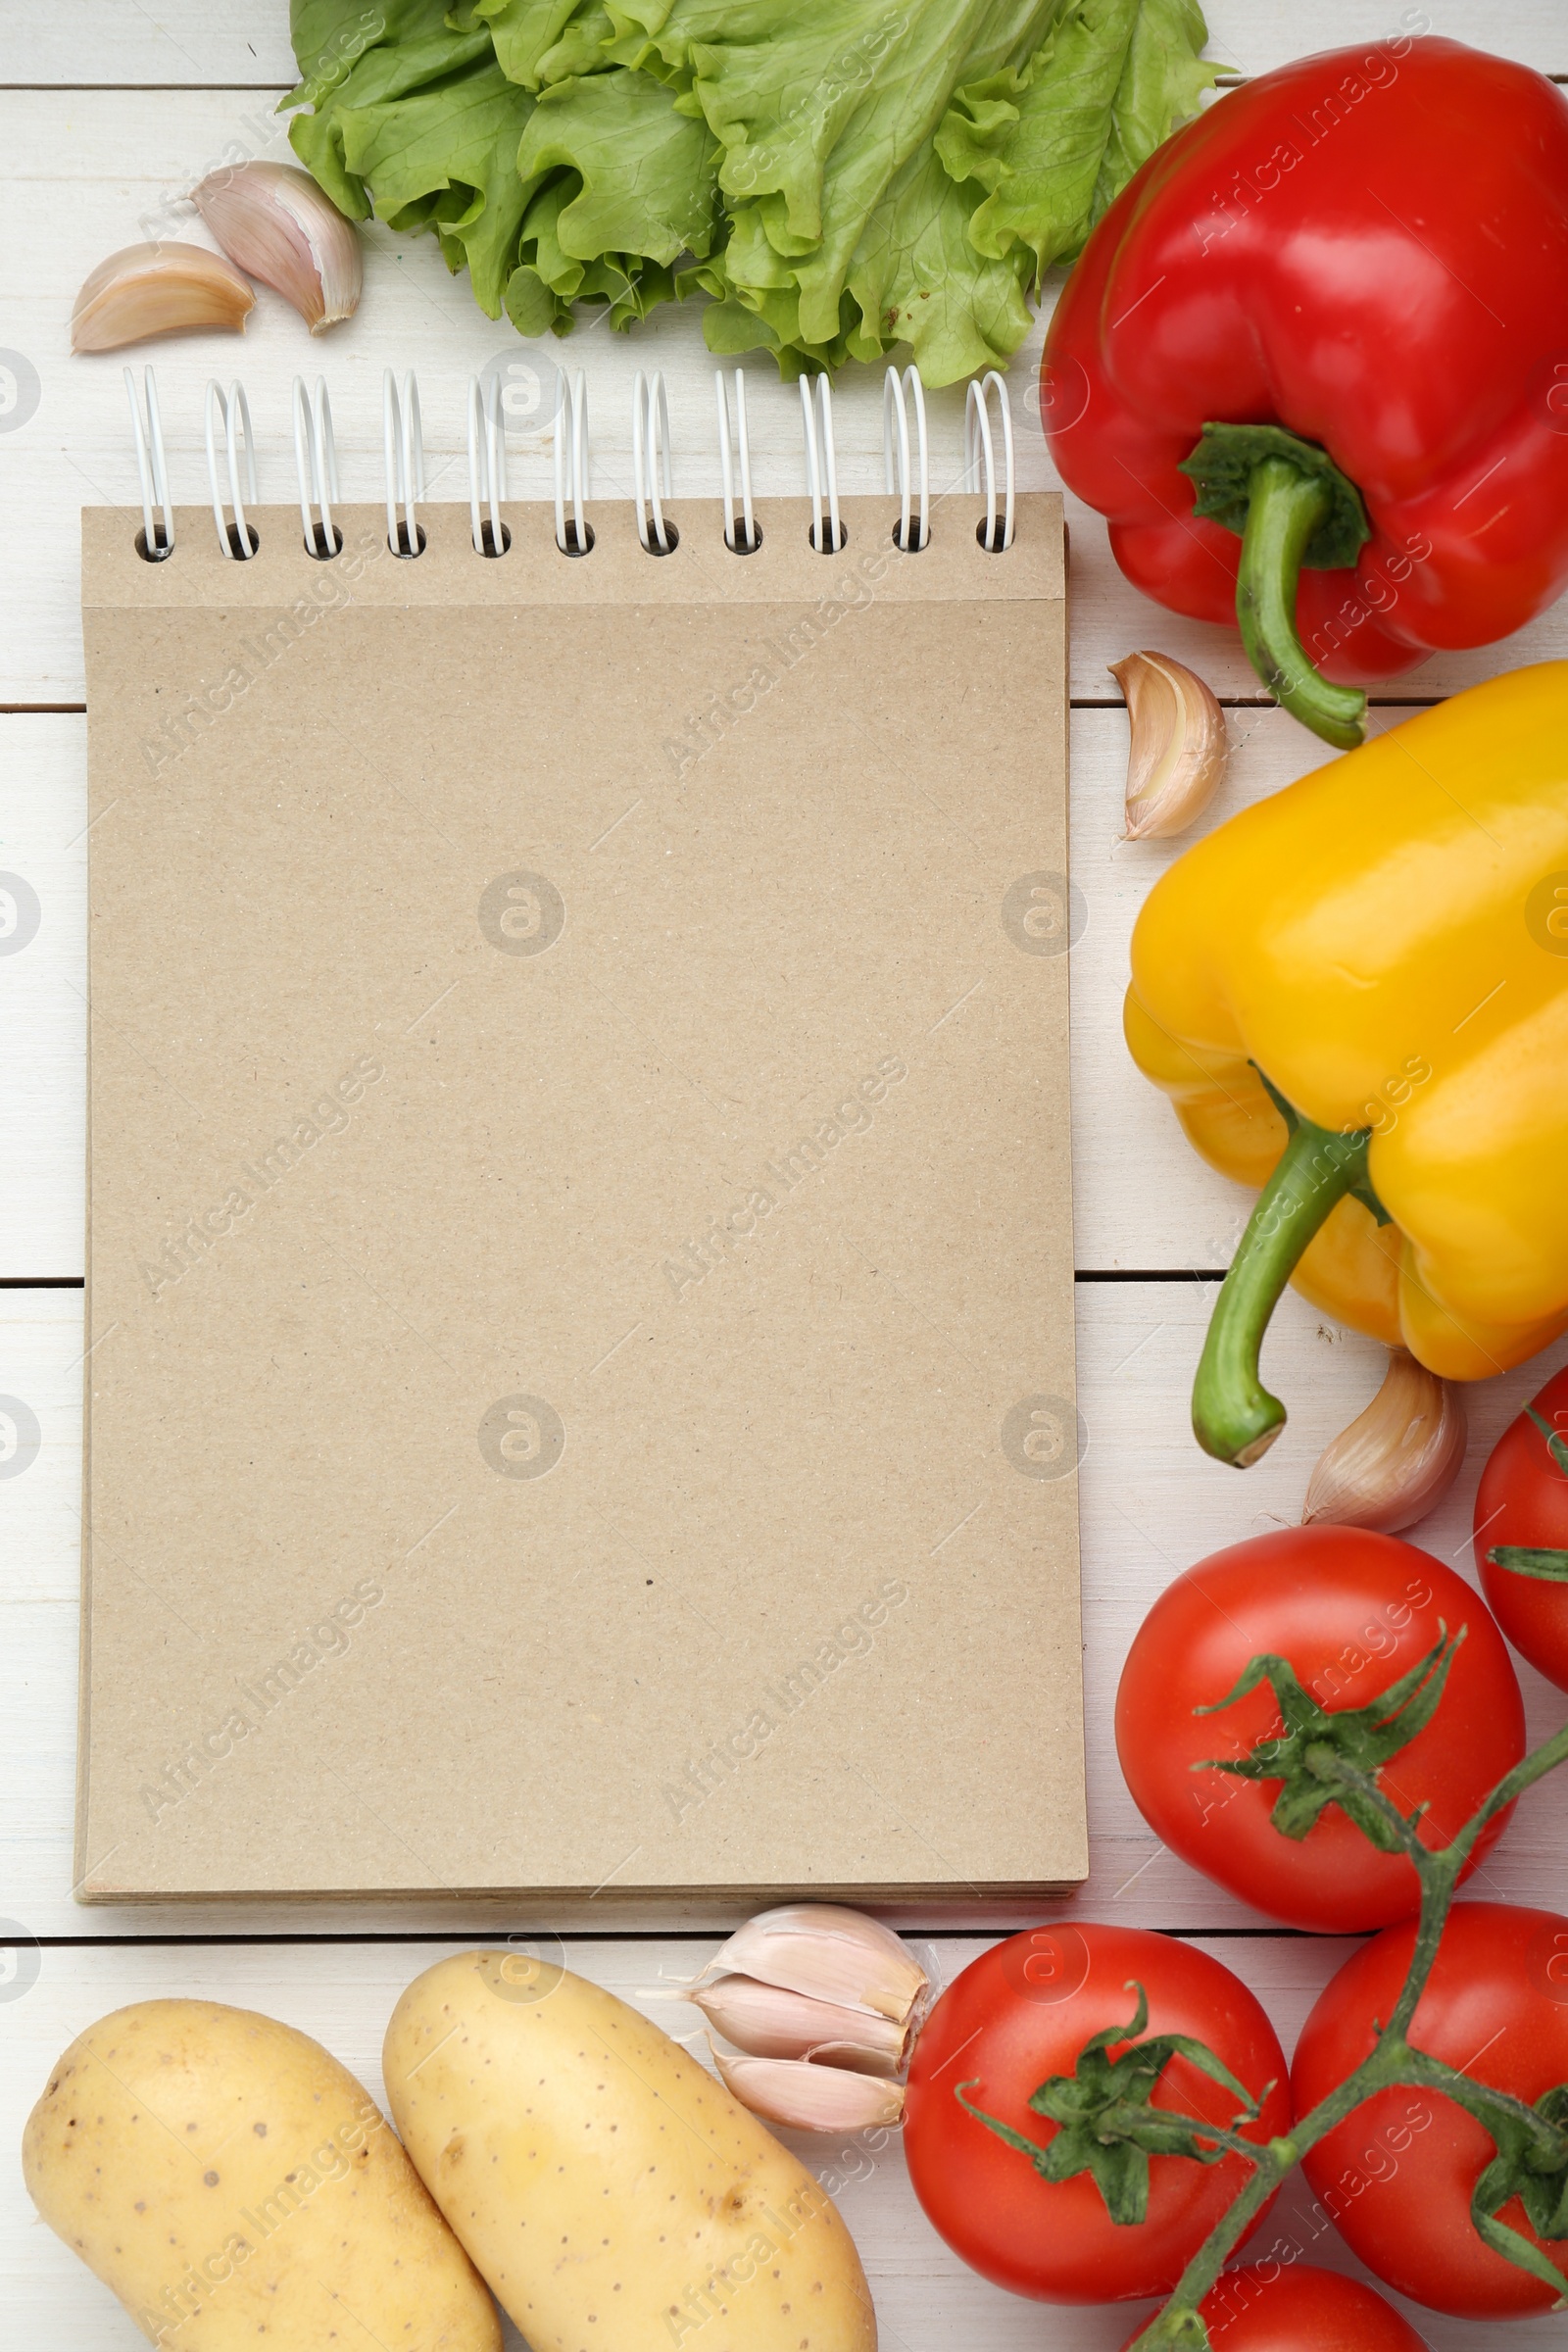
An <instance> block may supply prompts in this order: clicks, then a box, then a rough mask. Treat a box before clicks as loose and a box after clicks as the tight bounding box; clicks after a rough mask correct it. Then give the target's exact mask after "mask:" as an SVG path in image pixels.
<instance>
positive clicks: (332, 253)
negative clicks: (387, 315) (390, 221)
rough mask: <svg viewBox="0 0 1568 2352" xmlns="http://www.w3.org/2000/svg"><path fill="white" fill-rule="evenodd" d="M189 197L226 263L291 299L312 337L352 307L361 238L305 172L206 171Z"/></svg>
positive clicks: (262, 166) (286, 168)
mask: <svg viewBox="0 0 1568 2352" xmlns="http://www.w3.org/2000/svg"><path fill="white" fill-rule="evenodd" d="M191 201H192V202H193V203H194V204H195V206H196V209H197V211H198V212H199V213H200V214H201V217H202V219H203V220H204V221H206V223H207V225H208V227H209V228H210V229H211V230H212V232H213V234H214V236H215V237H216V238H217V239H218V242H219V243H220V245H221V247H222V248H223V251H224V252H225V253H226V254H227V255H228V257H229V259H230V261H234V262H238V263H239V265H240V267H241V269H243V270H249V271H250V273H251V275H252V277H259V278H260V279H261V281H262V283H263V285H266V286H272V287H274V288H275V289H276V291H277V292H278V293H279V294H281V295H282V296H283V298H284V300H285V301H287V302H291V303H292V304H293V305H294V308H295V309H296V310H297V311H298V313H299V315H300V317H301V318H302V319H304V320H305V323H306V325H307V326H308V327H309V328H310V330H311V332H312V334H313V335H319V334H320V333H321V332H322V330H323V329H324V328H326V327H329V326H335V325H336V324H337V323H338V321H339V320H340V319H350V318H352V317H353V315H354V313H355V311H356V310H357V309H358V308H359V302H360V291H361V288H362V286H363V285H364V282H365V256H364V251H363V249H362V247H361V244H360V235H359V231H358V229H357V228H356V227H355V225H354V223H353V221H346V220H345V219H344V217H343V215H342V214H341V213H340V212H339V211H338V209H337V206H336V205H335V204H333V203H332V201H331V200H330V198H329V197H327V196H325V195H323V193H322V192H321V190H320V189H319V187H318V186H317V184H316V182H315V180H314V179H312V177H311V175H310V173H309V172H301V171H298V170H297V169H296V168H295V166H294V165H292V164H268V163H250V164H234V165H231V166H227V167H225V168H224V169H223V170H222V171H221V172H209V174H208V176H207V177H206V178H205V179H204V180H203V181H202V183H201V185H200V187H198V188H195V189H193V190H192V191H191Z"/></svg>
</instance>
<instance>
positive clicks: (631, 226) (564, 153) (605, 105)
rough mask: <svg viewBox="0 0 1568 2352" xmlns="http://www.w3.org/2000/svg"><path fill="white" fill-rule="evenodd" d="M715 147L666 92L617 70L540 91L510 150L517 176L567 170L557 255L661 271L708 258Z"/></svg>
mask: <svg viewBox="0 0 1568 2352" xmlns="http://www.w3.org/2000/svg"><path fill="white" fill-rule="evenodd" d="M716 155H717V149H716V146H715V143H714V141H713V139H712V137H711V134H710V132H709V129H708V126H707V124H706V123H702V122H695V123H694V122H692V121H691V119H690V118H689V117H688V116H685V115H680V114H677V113H676V111H675V106H674V101H673V97H672V94H671V92H670V91H669V90H668V89H667V88H666V87H665V86H664V84H663V83H662V82H659V81H653V80H650V78H649V76H648V75H647V74H646V73H628V72H627V71H626V69H625V68H624V67H619V68H616V69H614V70H613V71H612V72H611V73H593V74H588V75H585V76H581V77H577V78H574V79H572V80H570V81H563V82H558V83H557V84H556V86H555V88H554V89H549V90H543V91H541V93H540V96H539V101H538V104H537V107H536V108H535V110H534V113H533V115H532V118H531V120H530V121H529V123H528V127H527V129H526V130H525V131H524V132H523V134H522V140H521V144H520V145H519V147H518V149H517V153H516V169H517V172H519V174H520V175H521V177H522V178H523V179H524V180H525V181H528V182H530V183H533V184H535V185H537V184H539V183H541V182H542V181H543V180H544V178H545V176H546V174H547V173H549V172H553V171H556V170H564V171H567V172H573V173H575V175H576V179H577V183H578V184H577V190H576V193H575V194H574V195H573V196H572V198H571V200H570V202H569V203H567V204H566V205H565V206H564V209H563V210H562V212H561V214H560V217H559V220H558V221H557V224H556V234H557V236H558V238H559V241H560V246H561V250H562V252H563V254H564V255H566V256H569V257H570V258H571V259H572V260H574V261H579V262H587V261H592V260H594V259H595V258H596V257H597V256H599V255H601V254H609V253H640V254H646V255H647V256H648V257H649V258H650V259H651V260H653V261H656V262H662V263H664V264H666V265H667V264H669V263H672V262H674V261H675V260H676V259H677V258H678V256H679V255H681V254H682V253H693V254H696V255H699V256H701V255H704V254H707V253H708V252H710V251H711V246H712V242H713V235H714V230H715V227H716V225H717V218H718V190H717V180H716V174H715V169H714V167H715V160H716Z"/></svg>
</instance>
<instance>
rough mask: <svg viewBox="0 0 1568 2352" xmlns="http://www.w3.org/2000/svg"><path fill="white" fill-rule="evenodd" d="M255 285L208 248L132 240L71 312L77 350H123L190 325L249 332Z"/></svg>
mask: <svg viewBox="0 0 1568 2352" xmlns="http://www.w3.org/2000/svg"><path fill="white" fill-rule="evenodd" d="M255 308H256V293H255V289H254V288H253V287H252V286H250V285H248V284H247V283H246V281H245V279H244V278H243V277H241V275H240V273H239V271H238V270H236V269H235V268H234V266H233V264H232V263H231V262H225V261H224V259H223V257H222V255H221V254H219V253H209V252H208V250H207V248H206V246H205V245H177V244H176V245H127V246H125V247H124V249H123V251H122V252H120V253H112V254H111V255H110V256H109V259H108V260H107V261H106V262H100V263H99V265H98V267H97V269H96V270H94V271H93V272H92V274H91V276H90V277H89V278H88V279H87V280H86V282H85V284H84V285H83V286H82V289H81V292H80V293H79V294H78V295H77V296H76V307H75V309H74V310H73V312H72V314H71V348H72V350H73V351H118V350H119V349H120V347H121V345H122V344H123V343H140V342H142V341H143V340H144V339H145V338H146V337H147V336H148V335H172V334H178V333H179V332H180V330H181V329H182V328H185V327H202V326H231V327H235V328H237V329H239V330H240V331H241V332H243V331H244V326H245V321H246V319H248V318H249V317H250V314H251V312H252V311H253V310H254V309H255Z"/></svg>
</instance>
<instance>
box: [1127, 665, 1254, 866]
mask: <svg viewBox="0 0 1568 2352" xmlns="http://www.w3.org/2000/svg"><path fill="white" fill-rule="evenodd" d="M1109 668H1110V674H1111V676H1112V677H1113V678H1114V679H1115V681H1116V683H1117V685H1118V686H1119V687H1120V688H1121V690H1122V693H1123V694H1124V695H1125V696H1126V698H1127V715H1128V718H1129V720H1130V721H1131V724H1132V749H1131V752H1130V755H1129V757H1128V761H1127V830H1126V832H1125V833H1124V834H1123V835H1122V839H1123V840H1124V841H1164V840H1166V839H1167V838H1168V837H1169V836H1170V835H1171V834H1172V833H1181V832H1184V831H1185V830H1186V828H1187V826H1189V825H1190V824H1192V823H1193V822H1194V821H1195V820H1196V819H1197V818H1198V817H1200V816H1201V815H1202V813H1203V810H1204V809H1206V808H1207V807H1208V804H1209V802H1210V801H1211V800H1212V799H1213V797H1214V794H1215V792H1216V791H1217V790H1218V788H1219V781H1220V778H1221V777H1222V776H1223V775H1224V773H1225V760H1226V754H1227V750H1228V746H1227V743H1226V737H1225V713H1224V711H1222V710H1221V709H1220V707H1219V705H1218V703H1217V702H1216V701H1215V700H1214V697H1213V696H1212V694H1210V692H1209V690H1208V688H1207V687H1206V686H1205V685H1204V684H1203V681H1202V679H1201V678H1200V677H1197V676H1195V675H1194V673H1193V671H1192V670H1190V669H1187V668H1185V667H1184V666H1183V664H1182V663H1181V662H1173V661H1172V660H1171V659H1170V656H1169V655H1168V654H1129V655H1128V656H1127V659H1126V660H1125V661H1124V662H1111V663H1110V664H1109Z"/></svg>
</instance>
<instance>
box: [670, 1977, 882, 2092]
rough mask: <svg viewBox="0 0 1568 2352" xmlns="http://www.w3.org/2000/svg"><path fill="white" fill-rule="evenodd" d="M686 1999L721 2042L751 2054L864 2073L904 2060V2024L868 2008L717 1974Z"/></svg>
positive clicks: (877, 2072)
mask: <svg viewBox="0 0 1568 2352" xmlns="http://www.w3.org/2000/svg"><path fill="white" fill-rule="evenodd" d="M691 1998H692V1999H693V2001H695V2002H696V2004H697V2006H698V2008H699V2009H701V2011H702V2012H703V2015H704V2016H705V2017H706V2018H707V2019H708V2022H709V2024H710V2025H711V2026H712V2027H714V2028H715V2029H716V2030H717V2031H718V2032H719V2033H720V2034H723V2036H724V2038H725V2040H726V2041H732V2042H734V2043H735V2045H736V2047H737V2048H738V2049H742V2050H745V2051H746V2052H747V2053H748V2054H749V2055H750V2056H752V2057H754V2058H814V2059H815V2060H816V2062H817V2064H818V2065H820V2066H839V2067H850V2068H858V2069H859V2070H860V2071H861V2072H862V2073H864V2074H868V2075H896V2074H897V2073H898V2071H899V2069H900V2067H901V2066H902V2065H903V2064H904V2059H905V2053H906V2049H907V2043H908V2039H909V2029H908V2027H907V2026H903V2025H900V2024H899V2023H898V2022H897V2020H896V2019H893V2018H890V2017H879V2016H877V2015H875V2014H874V2013H873V2012H872V2011H870V2010H868V2009H846V2008H843V2007H841V2006H840V2005H839V2004H838V2003H837V2002H834V2001H815V2000H812V1998H811V1996H810V1994H809V1993H806V1992H792V1991H791V1990H790V1989H789V1987H788V1986H787V1985H763V1984H762V1983H761V1982H760V1980H759V1979H758V1978H756V1977H720V1978H719V1979H718V1980H717V1982H716V1983H715V1984H712V1985H702V1986H701V1987H699V1989H698V1990H697V1991H695V1992H694V1993H693V1994H692V1995H691Z"/></svg>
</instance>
